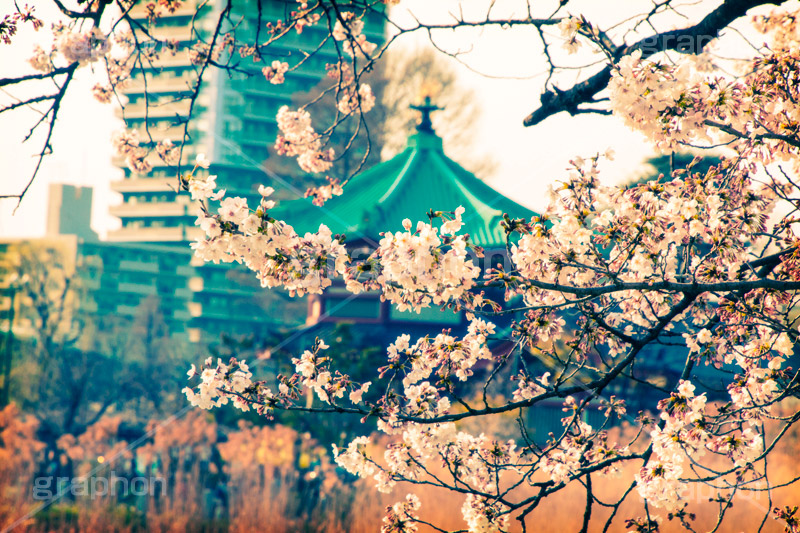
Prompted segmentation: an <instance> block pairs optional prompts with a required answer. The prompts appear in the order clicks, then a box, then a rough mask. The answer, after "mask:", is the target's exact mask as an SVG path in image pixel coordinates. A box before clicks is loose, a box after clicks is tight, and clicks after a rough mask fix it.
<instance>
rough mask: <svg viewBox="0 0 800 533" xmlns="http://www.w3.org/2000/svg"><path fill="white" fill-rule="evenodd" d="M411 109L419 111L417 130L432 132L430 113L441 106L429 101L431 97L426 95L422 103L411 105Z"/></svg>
mask: <svg viewBox="0 0 800 533" xmlns="http://www.w3.org/2000/svg"><path fill="white" fill-rule="evenodd" d="M411 109H416V110H417V111H419V112H420V121H419V124H417V131H420V132H425V133H433V124H432V123H431V113H432V112H434V111H440V110H441V109H442V108H441V107H439V106H437V105H434V104H433V103H432V102H431V97H430V96H426V97H425V100H424V101H423V103H422V105H412V106H411Z"/></svg>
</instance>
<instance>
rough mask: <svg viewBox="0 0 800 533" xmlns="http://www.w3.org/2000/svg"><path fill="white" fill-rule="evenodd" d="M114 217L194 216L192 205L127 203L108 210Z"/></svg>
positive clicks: (113, 206)
mask: <svg viewBox="0 0 800 533" xmlns="http://www.w3.org/2000/svg"><path fill="white" fill-rule="evenodd" d="M108 211H109V213H110V214H111V215H112V216H115V217H119V218H150V217H158V218H163V217H184V216H192V215H194V213H195V211H196V209H195V207H194V206H193V205H192V204H184V203H178V202H136V203H134V202H125V203H122V204H119V205H112V206H110V207H109V208H108Z"/></svg>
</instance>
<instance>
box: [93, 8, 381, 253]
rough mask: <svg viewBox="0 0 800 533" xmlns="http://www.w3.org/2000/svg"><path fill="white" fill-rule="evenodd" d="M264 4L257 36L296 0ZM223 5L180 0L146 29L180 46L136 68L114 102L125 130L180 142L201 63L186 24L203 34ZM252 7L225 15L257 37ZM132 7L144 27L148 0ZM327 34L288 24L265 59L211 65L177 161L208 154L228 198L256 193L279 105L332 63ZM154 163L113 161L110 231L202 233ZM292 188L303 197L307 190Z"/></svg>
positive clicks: (146, 235)
mask: <svg viewBox="0 0 800 533" xmlns="http://www.w3.org/2000/svg"><path fill="white" fill-rule="evenodd" d="M261 3H262V6H261V10H260V11H261V24H262V27H261V33H260V35H261V41H264V40H265V39H266V35H267V32H266V29H265V27H263V25H265V24H266V22H267V21H276V20H280V19H283V18H285V12H287V11H290V10H292V9H296V6H297V3H296V2H294V1H288V0H262V1H261ZM224 4H226V3H225V2H221V1H213V0H212V1H210V2H207V1H202V2H201V1H200V0H186V1H184V2H182V3H181V5H180V7H179V8H178V9H177V10H176V11H174V12H173V13H165V14H163V15H162V16H161V17H160V18H159V19H158V20H157V22H156V23H155V26H154V28H153V29H152V35H153V36H155V37H157V38H159V39H171V40H173V41H177V43H178V45H179V51H178V52H177V53H174V54H173V53H171V52H170V51H167V50H164V51H161V53H160V54H159V58H158V59H157V60H155V61H153V62H152V63H151V64H150V63H148V64H147V67H146V68H144V69H138V70H136V71H135V72H134V76H133V81H132V83H130V84H129V85H128V86H127V87H126V88H125V89H123V93H124V96H125V97H126V99H127V104H126V105H125V108H124V110H122V109H121V110H119V116H120V117H122V118H124V119H125V121H126V124H127V126H128V127H129V128H135V129H137V130H139V138H140V140H142V141H145V140H147V141H148V142H150V139H152V142H158V141H161V140H164V139H169V140H171V141H172V142H174V143H176V144H178V143H179V142H180V141H181V140H183V124H179V123H180V122H181V121H182V120H184V119H186V117H187V114H188V110H189V100H188V99H186V98H183V97H185V96H186V95H188V94H190V93H191V91H192V88H193V86H194V83H195V80H196V79H197V71H198V68H199V67H197V66H195V65H193V64H192V63H191V61H190V59H189V54H188V53H187V51H188V50H189V48H188V47H189V46H190V44H191V43H192V41H193V32H192V28H194V29H195V30H196V31H197V32H198V33H199V34H200V35H201V36H202V37H204V38H206V39H208V37H209V36H210V34H211V33H212V31H213V29H214V27H215V25H216V23H217V20H218V18H219V11H220V10H221V9H222V8H223V6H224ZM198 6H200V10H199V12H198ZM258 12H259V9H257V3H256V1H255V0H251V1H245V2H237V3H236V4H235V7H234V12H233V13H232V14H231V17H230V18H231V19H232V20H239V19H241V22H240V23H238V24H237V26H236V30H235V32H236V38H237V39H238V40H241V41H243V42H254V41H255V35H256V30H257V25H258ZM131 15H132V16H133V17H134V18H135V19H136V20H137V21H138V22H140V23H141V24H142V25H143V26H146V24H147V13H146V10H145V3H144V2H141V3H139V4H137V5H136V6H135V7H134V8H133V9H132V11H131ZM195 15H197V16H195ZM383 24H384V22H383V20H382V19H380V18H378V17H374V18H373V19H370V20H367V23H366V26H365V30H364V33H365V34H366V35H367V37H368V39H369V40H370V41H372V42H381V41H383V32H384V25H383ZM327 32H328V28H327V25H326V24H319V25H317V26H310V27H306V28H304V29H303V32H302V33H299V34H298V33H296V32H292V33H291V34H288V35H286V36H284V37H283V38H281V39H280V40H279V41H277V42H275V43H273V44H272V45H270V46H269V47H268V48H266V49H265V50H264V52H265V55H264V59H265V60H264V61H261V62H255V61H253V60H252V58H247V59H241V58H238V59H237V69H236V71H224V70H220V69H216V68H209V69H207V71H206V72H205V74H204V87H203V89H202V91H201V92H200V94H199V97H198V99H197V101H196V103H195V106H194V108H193V110H192V117H191V121H190V127H189V131H188V133H189V138H188V139H187V144H186V145H185V147H184V149H183V160H182V163H183V164H184V165H186V164H188V165H191V162H192V161H193V160H194V158H195V157H196V155H197V154H200V153H203V154H205V155H206V156H207V158H208V159H209V160H211V161H212V166H211V168H210V169H209V173H210V174H216V175H217V176H218V179H217V183H218V185H219V186H220V187H224V188H226V189H227V191H228V196H235V195H239V196H253V195H255V193H256V189H257V186H258V184H260V183H263V182H264V181H265V174H264V170H263V162H264V161H265V160H266V159H267V157H268V152H267V147H268V146H269V145H270V144H272V143H273V142H274V140H275V137H276V135H277V125H276V122H275V115H276V113H277V111H278V109H279V108H280V107H281V106H283V105H290V104H291V98H292V95H293V94H294V93H297V92H302V91H309V90H310V89H312V88H313V87H315V86H316V85H317V84H318V83H319V81H320V80H321V79H322V78H323V77H324V76H325V73H326V65H327V64H332V63H336V61H337V56H336V53H335V49H334V48H333V44H332V43H330V42H328V43H327V44H326V45H325V46H323V47H322V48H320V43H322V42H324V41H325V38H326V35H327ZM315 50H316V52H315ZM314 52H315V53H314ZM311 53H313V55H312V56H311V57H310V58H309V59H308V60H307V61H305V62H304V63H303V64H302V66H300V68H298V69H297V70H293V71H291V72H289V73H287V74H286V76H285V77H286V81H285V82H284V83H282V84H279V85H274V84H271V83H270V82H268V81H267V80H266V79H265V78H264V76H263V74H262V73H261V69H262V68H263V67H264V66H265V65H269V64H270V63H271V62H272V61H273V60H274V59H280V60H281V61H286V62H288V63H289V64H290V65H294V64H296V63H297V62H298V61H299V59H301V58H302V57H304V56H305V55H306V54H311ZM150 162H151V163H152V164H153V169H152V171H150V172H149V173H147V174H146V175H142V174H137V173H135V172H133V171H131V170H130V169H129V168H127V166H126V165H125V162H124V160H123V159H122V158H116V159H115V161H114V163H115V164H116V165H117V166H119V167H120V168H121V169H122V170H123V171H124V173H125V174H124V179H122V180H121V181H117V182H115V183H114V184H113V189H114V190H115V191H117V192H119V193H120V194H122V203H121V204H119V205H117V206H114V207H112V208H111V214H112V215H114V216H117V217H119V218H120V220H121V222H122V227H121V228H120V229H118V230H116V231H112V232H110V233H109V235H108V239H109V240H111V241H116V242H153V243H155V242H159V243H179V242H186V241H190V240H193V239H194V237H196V236H197V235H198V228H196V227H195V225H194V222H195V219H196V209H195V208H194V207H193V206H192V205H191V202H190V199H189V198H188V196H186V195H185V194H178V193H176V191H175V189H176V184H177V182H176V179H175V168H174V167H169V166H167V165H165V164H164V163H163V162H162V161H160V160H159V159H158V158H157V157H156V156H155V155H154V154H153V155H151V158H150ZM298 172H299V169H298ZM285 184H286V186H287V188H290V189H291V177H286V179H285ZM295 192H297V193H299V194H300V195H302V193H303V192H304V191H295Z"/></svg>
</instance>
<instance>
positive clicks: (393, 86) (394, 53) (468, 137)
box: [266, 48, 496, 186]
mask: <svg viewBox="0 0 800 533" xmlns="http://www.w3.org/2000/svg"><path fill="white" fill-rule="evenodd" d="M363 81H364V82H365V83H367V84H368V85H369V86H370V88H371V91H372V94H373V95H374V97H375V106H374V107H373V108H372V109H371V110H370V112H369V113H366V114H364V115H358V114H352V115H348V116H341V117H339V118H338V120H341V122H340V123H339V125H338V127H337V128H336V129H335V130H334V131H333V132H332V134H331V139H330V145H331V146H332V147H333V148H334V150H335V152H336V153H337V154H340V155H339V156H338V157H337V158H336V159H335V160H334V161H333V165H332V167H331V168H330V169H329V170H327V171H326V172H324V173H320V174H316V175H301V176H299V177H298V178H297V179H298V180H299V183H301V184H302V185H303V186H316V185H319V184H321V183H324V182H325V176H330V177H332V178H337V179H339V180H340V181H342V180H345V179H347V178H348V177H349V176H351V175H352V174H353V173H355V172H360V171H363V170H366V169H368V168H369V167H371V166H373V165H375V164H376V163H379V162H380V161H381V160H385V159H388V158H390V157H392V156H394V155H395V154H397V153H398V152H400V151H401V150H403V149H404V148H405V143H406V141H407V139H408V137H409V136H410V135H411V134H413V133H414V131H415V129H416V125H417V122H418V117H419V113H418V112H417V111H415V110H414V109H413V108H412V106H414V105H418V104H421V103H422V101H423V99H424V97H425V96H430V97H431V98H432V100H433V102H434V104H436V105H437V106H438V107H440V108H441V110H440V111H439V112H438V113H435V114H434V115H433V126H434V129H435V130H436V133H437V134H438V135H439V136H440V137H442V139H443V142H444V146H445V149H446V150H447V152H448V154H449V155H450V156H451V157H452V158H453V159H455V160H457V161H459V162H461V163H462V164H463V165H464V166H465V168H467V169H468V170H470V171H471V172H473V173H475V174H476V175H477V176H478V177H481V178H485V177H487V176H488V175H489V174H491V172H492V171H493V170H494V169H495V167H496V161H494V160H493V159H492V158H491V156H490V155H488V154H483V153H480V151H479V150H476V148H477V141H476V138H475V137H476V133H477V130H476V129H475V128H474V124H475V123H476V122H478V121H479V120H480V117H481V113H482V111H481V108H480V106H479V104H478V103H477V99H476V97H475V94H474V91H473V90H472V89H471V88H469V87H467V86H465V85H463V84H461V83H460V82H459V79H458V74H457V72H456V71H455V69H454V68H453V67H452V65H451V63H450V62H449V61H448V60H447V59H446V58H444V57H443V56H441V55H440V54H437V53H435V52H434V51H433V50H430V49H426V48H423V49H418V50H411V51H408V50H391V51H389V52H387V54H386V57H385V59H384V61H381V62H380V63H377V64H376V65H375V68H374V69H373V70H372V71H370V72H368V73H366V74H365V76H364V77H363ZM338 92H339V91H337V82H336V80H332V79H330V78H329V79H324V80H322V81H321V82H320V83H319V84H317V86H316V87H314V88H313V89H311V90H309V91H307V92H301V93H297V94H296V95H295V96H294V98H293V102H294V104H295V105H296V106H297V107H303V106H305V107H307V108H308V109H309V110H310V111H312V112H313V114H314V116H315V117H318V118H317V120H321V121H322V122H323V123H327V122H334V121H336V120H337V113H338V112H339V111H338V110H337V105H336V102H337V100H338V99H339V98H340V96H339V95H338V94H337V93H338ZM269 153H270V157H269V159H268V160H267V162H266V165H267V168H268V169H269V170H271V171H273V172H275V173H277V174H279V175H292V176H297V175H298V173H301V172H302V171H301V170H300V168H299V167H298V166H297V162H296V161H295V160H293V159H292V158H286V157H281V156H279V155H277V154H276V151H275V148H274V147H271V148H270V151H269Z"/></svg>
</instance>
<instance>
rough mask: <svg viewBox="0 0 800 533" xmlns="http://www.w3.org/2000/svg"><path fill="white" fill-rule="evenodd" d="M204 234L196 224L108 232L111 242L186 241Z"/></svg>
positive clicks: (125, 228)
mask: <svg viewBox="0 0 800 533" xmlns="http://www.w3.org/2000/svg"><path fill="white" fill-rule="evenodd" d="M202 236H203V230H202V229H200V228H197V227H194V226H180V227H176V228H164V227H132V226H128V227H123V228H120V229H117V230H114V231H110V232H108V240H109V241H111V242H163V243H168V242H172V243H185V242H187V241H194V240H196V239H197V238H199V237H202Z"/></svg>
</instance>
